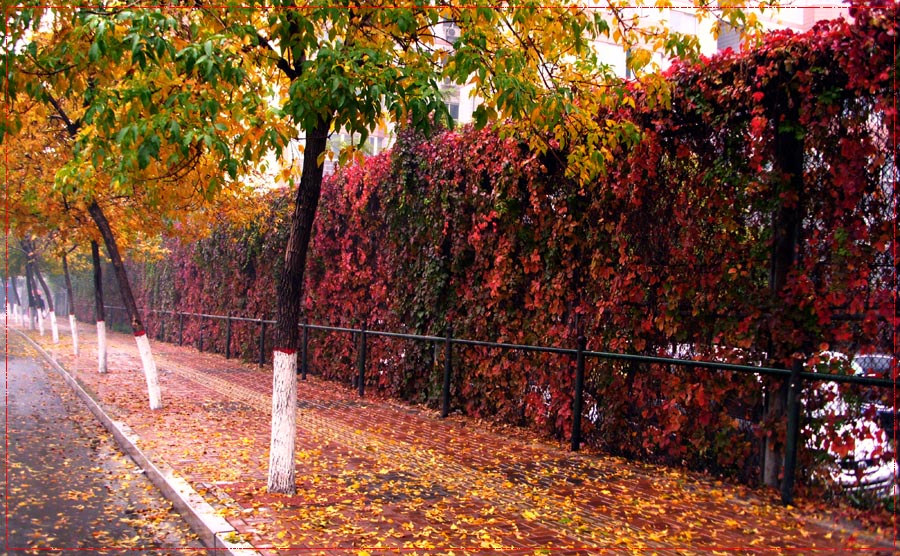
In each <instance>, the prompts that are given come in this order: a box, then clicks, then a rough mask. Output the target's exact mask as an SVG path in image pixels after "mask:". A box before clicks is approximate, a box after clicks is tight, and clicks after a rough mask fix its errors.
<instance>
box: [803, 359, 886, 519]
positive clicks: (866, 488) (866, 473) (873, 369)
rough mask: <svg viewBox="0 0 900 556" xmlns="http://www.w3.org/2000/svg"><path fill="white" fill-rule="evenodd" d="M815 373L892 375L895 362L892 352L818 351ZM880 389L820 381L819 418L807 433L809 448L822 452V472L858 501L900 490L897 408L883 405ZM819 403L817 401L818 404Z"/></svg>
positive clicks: (816, 418)
mask: <svg viewBox="0 0 900 556" xmlns="http://www.w3.org/2000/svg"><path fill="white" fill-rule="evenodd" d="M818 359H819V363H818V364H817V365H816V370H817V371H819V372H826V373H836V372H847V370H848V368H849V370H851V371H852V372H853V374H854V375H857V376H876V377H878V378H887V377H890V376H892V372H893V369H894V368H895V367H896V360H895V358H894V357H892V356H890V355H881V354H867V355H857V356H855V357H854V358H853V359H852V360H850V359H849V358H848V357H847V356H846V355H844V354H842V353H838V352H823V353H821V354H819V357H818ZM882 393H883V389H881V388H867V387H864V386H862V387H860V386H856V387H852V386H849V385H846V384H837V383H834V382H825V383H820V384H819V385H818V386H817V388H816V392H815V395H816V396H817V397H819V399H820V401H821V402H824V404H823V405H822V407H820V408H819V409H816V410H814V411H813V413H812V417H813V418H814V419H815V420H816V421H817V422H818V428H817V430H815V431H808V432H809V433H810V434H809V442H808V444H807V445H808V447H809V448H811V449H813V450H817V451H820V452H822V453H824V454H826V456H825V457H826V461H825V462H824V466H823V470H822V471H821V472H820V476H823V475H824V477H823V478H824V479H825V480H826V481H827V482H829V483H831V484H832V486H834V487H835V488H837V489H839V490H841V491H842V492H844V493H846V494H849V495H850V496H851V497H852V498H853V499H855V500H856V501H858V502H863V501H867V500H875V499H879V498H885V497H891V496H893V495H895V494H898V492H900V490H898V478H897V454H896V438H895V432H894V423H895V416H896V408H894V407H890V406H888V405H886V404H885V402H884V399H885V397H884V396H882V395H881V394H882ZM821 402H820V403H821Z"/></svg>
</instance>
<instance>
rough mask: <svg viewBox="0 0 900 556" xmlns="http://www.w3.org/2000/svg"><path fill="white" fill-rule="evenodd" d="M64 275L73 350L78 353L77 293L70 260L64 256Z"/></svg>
mask: <svg viewBox="0 0 900 556" xmlns="http://www.w3.org/2000/svg"><path fill="white" fill-rule="evenodd" d="M62 268H63V277H64V278H65V280H66V299H68V300H69V303H68V305H69V328H70V329H71V330H72V351H73V352H74V354H75V355H76V356H77V355H78V321H76V320H75V294H74V292H73V291H72V278H71V276H70V275H69V261H68V260H67V259H66V256H65V254H64V255H63V256H62Z"/></svg>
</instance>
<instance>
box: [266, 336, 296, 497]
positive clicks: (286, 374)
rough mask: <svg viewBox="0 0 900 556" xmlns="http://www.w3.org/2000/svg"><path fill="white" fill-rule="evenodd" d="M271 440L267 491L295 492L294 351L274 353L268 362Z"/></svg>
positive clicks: (276, 351)
mask: <svg viewBox="0 0 900 556" xmlns="http://www.w3.org/2000/svg"><path fill="white" fill-rule="evenodd" d="M272 366H273V371H274V376H273V381H272V438H271V441H270V444H269V483H268V490H269V492H279V493H285V494H292V493H294V492H296V489H297V485H296V478H295V477H296V472H295V466H294V444H295V442H296V438H295V435H296V433H297V432H296V431H297V352H295V351H291V352H287V351H281V350H275V352H274V355H273V361H272Z"/></svg>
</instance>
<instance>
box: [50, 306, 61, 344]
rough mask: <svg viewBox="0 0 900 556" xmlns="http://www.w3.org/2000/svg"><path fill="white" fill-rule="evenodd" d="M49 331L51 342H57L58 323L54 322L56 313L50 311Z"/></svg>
mask: <svg viewBox="0 0 900 556" xmlns="http://www.w3.org/2000/svg"><path fill="white" fill-rule="evenodd" d="M50 333H51V334H52V335H53V343H54V344H58V343H59V325H57V323H56V313H55V312H54V311H50Z"/></svg>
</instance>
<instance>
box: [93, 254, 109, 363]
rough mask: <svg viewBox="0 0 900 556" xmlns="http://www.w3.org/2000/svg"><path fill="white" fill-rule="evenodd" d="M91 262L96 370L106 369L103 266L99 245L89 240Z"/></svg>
mask: <svg viewBox="0 0 900 556" xmlns="http://www.w3.org/2000/svg"><path fill="white" fill-rule="evenodd" d="M91 262H92V264H93V269H94V274H93V276H94V320H95V321H96V323H97V371H98V372H100V373H105V372H106V371H107V356H106V306H105V305H104V304H103V266H102V261H101V260H100V245H99V244H98V243H97V242H96V241H93V240H92V241H91Z"/></svg>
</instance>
